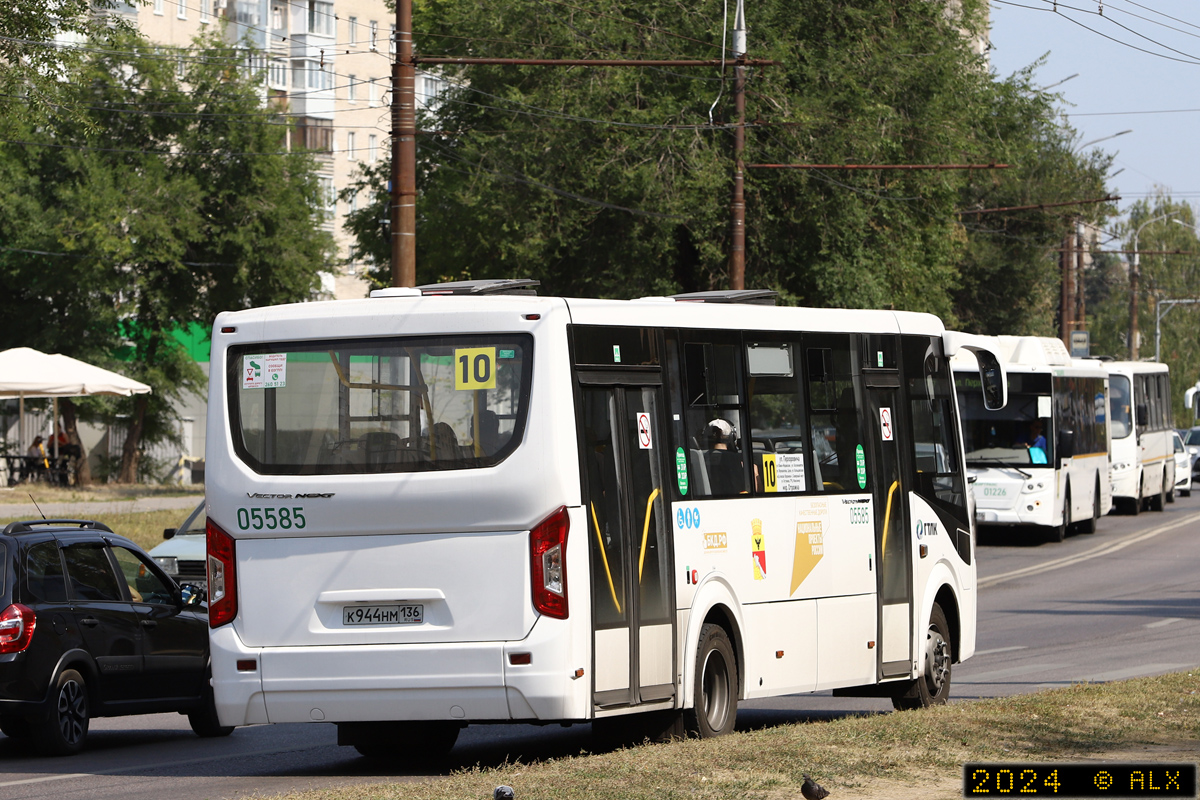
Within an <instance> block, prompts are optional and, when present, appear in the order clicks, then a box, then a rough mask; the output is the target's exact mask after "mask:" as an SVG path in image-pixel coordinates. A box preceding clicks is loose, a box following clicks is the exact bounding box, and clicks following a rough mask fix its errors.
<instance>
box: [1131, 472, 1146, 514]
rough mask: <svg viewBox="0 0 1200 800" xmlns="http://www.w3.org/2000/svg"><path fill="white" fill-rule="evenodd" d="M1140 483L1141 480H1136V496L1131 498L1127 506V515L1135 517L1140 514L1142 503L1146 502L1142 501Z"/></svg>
mask: <svg viewBox="0 0 1200 800" xmlns="http://www.w3.org/2000/svg"><path fill="white" fill-rule="evenodd" d="M1142 483H1143V479H1142V478H1138V488H1137V494H1135V495H1134V496H1133V502H1132V503H1130V504H1129V513H1130V514H1131V515H1133V516H1135V517H1136V516H1137V515H1138V514H1140V513H1142V503H1144V502H1146V501H1145V500H1143V499H1142Z"/></svg>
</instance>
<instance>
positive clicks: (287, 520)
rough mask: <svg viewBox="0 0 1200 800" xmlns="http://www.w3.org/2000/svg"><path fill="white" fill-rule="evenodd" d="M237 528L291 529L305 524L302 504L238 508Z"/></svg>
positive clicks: (258, 529)
mask: <svg viewBox="0 0 1200 800" xmlns="http://www.w3.org/2000/svg"><path fill="white" fill-rule="evenodd" d="M237 523H238V528H239V529H241V530H243V531H249V530H255V531H261V530H264V529H265V530H268V531H274V530H284V531H286V530H291V529H293V528H296V529H301V528H303V527H304V526H305V524H306V521H305V519H304V507H303V506H292V507H291V508H288V507H287V506H281V507H279V508H239V509H238V510H237Z"/></svg>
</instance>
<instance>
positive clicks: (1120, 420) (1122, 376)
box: [1101, 361, 1175, 514]
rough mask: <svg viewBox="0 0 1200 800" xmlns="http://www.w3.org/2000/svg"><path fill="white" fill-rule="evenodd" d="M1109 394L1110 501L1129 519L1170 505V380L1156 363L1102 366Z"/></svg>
mask: <svg viewBox="0 0 1200 800" xmlns="http://www.w3.org/2000/svg"><path fill="white" fill-rule="evenodd" d="M1101 363H1102V364H1103V366H1104V369H1105V370H1106V371H1107V372H1108V383H1109V387H1110V388H1111V391H1112V461H1113V472H1112V483H1113V498H1114V499H1115V501H1116V502H1117V503H1118V504H1120V506H1121V507H1122V508H1123V509H1124V510H1125V511H1126V512H1128V513H1130V514H1137V513H1139V512H1140V511H1142V510H1143V509H1144V508H1150V509H1151V510H1153V511H1162V510H1163V507H1164V504H1165V503H1167V502H1171V501H1174V500H1175V450H1174V444H1173V440H1172V437H1171V430H1172V424H1171V418H1172V416H1173V415H1172V413H1171V375H1170V373H1169V371H1168V369H1167V365H1166V364H1162V363H1159V362H1157V361H1103V362H1101Z"/></svg>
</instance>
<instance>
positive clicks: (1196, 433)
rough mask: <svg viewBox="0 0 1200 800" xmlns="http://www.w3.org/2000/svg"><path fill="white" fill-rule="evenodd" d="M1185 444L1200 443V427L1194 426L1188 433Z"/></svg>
mask: <svg viewBox="0 0 1200 800" xmlns="http://www.w3.org/2000/svg"><path fill="white" fill-rule="evenodd" d="M1183 441H1184V444H1200V428H1192V429H1191V430H1190V431H1188V433H1187V438H1186V439H1184V440H1183Z"/></svg>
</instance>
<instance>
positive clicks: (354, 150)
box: [118, 0, 440, 299]
mask: <svg viewBox="0 0 1200 800" xmlns="http://www.w3.org/2000/svg"><path fill="white" fill-rule="evenodd" d="M118 13H121V14H123V15H125V16H126V17H128V18H131V19H132V20H134V21H135V22H136V25H137V27H138V29H139V30H141V31H142V33H143V34H145V35H146V37H147V38H149V39H150V40H151V41H153V42H158V43H161V44H165V45H171V46H176V47H187V46H189V45H190V44H191V43H192V40H193V39H194V38H195V37H196V36H197V35H199V34H201V33H203V32H205V31H206V30H207V29H209V28H210V27H212V26H215V25H218V24H219V23H220V22H221V21H222V20H223V21H225V22H226V23H227V31H226V35H227V37H228V38H229V39H230V40H231V41H240V40H243V39H245V40H248V41H250V42H251V43H252V44H253V45H254V47H255V48H256V49H257V50H258V51H260V52H261V54H262V56H261V58H262V62H261V63H260V64H258V65H257V66H259V67H260V68H261V69H262V71H263V74H264V76H265V85H264V102H265V101H266V100H267V99H270V100H273V101H276V102H281V103H284V104H286V106H287V109H288V112H289V114H290V115H291V116H292V118H293V119H294V121H295V129H294V131H293V132H292V136H291V137H290V141H289V142H288V146H289V147H304V148H307V149H309V150H312V151H314V152H316V153H317V161H318V164H319V170H320V172H319V175H320V181H321V183H322V185H323V186H324V188H325V196H326V204H327V212H328V213H327V216H326V221H325V225H326V226H328V229H329V230H330V231H331V232H332V233H333V235H334V238H335V240H336V241H337V245H338V259H339V261H340V262H341V265H340V266H338V267H337V268H335V269H332V270H331V271H329V272H327V273H325V274H324V275H323V280H322V289H323V292H324V294H325V295H326V296H327V297H332V298H337V299H344V298H353V297H363V296H365V295H366V294H367V292H368V290H369V287H368V285H367V282H366V281H365V280H364V278H363V273H364V267H363V265H361V264H354V263H350V262H349V252H350V243H351V242H350V237H349V236H348V235H347V234H346V232H345V231H344V229H343V224H342V223H343V220H344V219H345V215H346V214H347V213H349V212H350V211H352V210H354V209H355V208H356V207H357V200H356V199H351V200H350V201H349V202H343V201H341V200H339V199H338V195H339V194H340V192H341V190H342V189H343V188H345V187H346V186H348V185H349V184H350V182H351V179H352V176H353V175H354V173H355V171H356V170H357V169H358V168H359V167H360V165H363V164H372V163H375V162H376V161H378V160H380V159H386V158H387V156H388V153H389V152H390V150H389V148H390V147H391V138H390V133H389V131H390V128H391V111H390V102H391V71H392V66H391V65H392V59H393V58H394V55H395V30H396V26H395V14H394V12H392V11H390V10H389V9H388V7H387V6H386V5H385V4H384V2H383V0H150V2H148V3H146V4H140V5H132V4H128V5H125V6H123V7H122V8H121V9H120V11H119V12H118ZM416 88H417V102H418V104H422V105H428V104H429V103H430V102H432V101H433V100H434V99H435V98H436V97H437V95H438V94H439V91H440V83H439V80H438V79H437V78H436V77H435V76H431V75H425V74H422V73H418V75H417V87H416Z"/></svg>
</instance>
